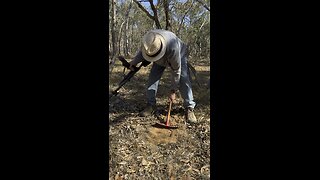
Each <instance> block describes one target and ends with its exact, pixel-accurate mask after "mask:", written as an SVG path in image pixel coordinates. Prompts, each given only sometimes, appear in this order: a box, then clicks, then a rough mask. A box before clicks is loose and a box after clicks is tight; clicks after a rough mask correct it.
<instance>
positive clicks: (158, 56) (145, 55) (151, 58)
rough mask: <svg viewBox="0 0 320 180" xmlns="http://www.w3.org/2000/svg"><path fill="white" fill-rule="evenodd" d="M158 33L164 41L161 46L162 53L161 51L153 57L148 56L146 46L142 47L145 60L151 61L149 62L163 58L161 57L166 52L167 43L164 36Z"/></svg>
mask: <svg viewBox="0 0 320 180" xmlns="http://www.w3.org/2000/svg"><path fill="white" fill-rule="evenodd" d="M158 35H159V37H160V41H161V43H162V48H161V50H160V53H159V54H158V55H156V56H154V57H151V56H148V55H147V54H146V51H145V49H144V48H142V50H141V51H142V56H143V58H144V59H145V60H147V61H149V62H155V61H158V60H159V59H161V58H162V57H163V56H164V54H165V53H166V43H165V40H164V38H163V36H161V34H158Z"/></svg>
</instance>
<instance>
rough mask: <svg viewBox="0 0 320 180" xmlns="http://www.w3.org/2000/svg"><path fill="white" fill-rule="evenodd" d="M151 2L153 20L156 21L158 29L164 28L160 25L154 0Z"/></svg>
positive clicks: (150, 0)
mask: <svg viewBox="0 0 320 180" xmlns="http://www.w3.org/2000/svg"><path fill="white" fill-rule="evenodd" d="M149 3H150V6H151V9H152V11H153V20H154V21H155V23H156V26H157V28H158V29H162V28H161V25H160V22H159V19H158V13H157V9H156V7H155V6H154V4H153V0H149Z"/></svg>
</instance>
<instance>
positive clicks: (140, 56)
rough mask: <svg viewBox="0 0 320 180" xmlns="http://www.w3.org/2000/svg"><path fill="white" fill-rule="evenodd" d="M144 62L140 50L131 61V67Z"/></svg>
mask: <svg viewBox="0 0 320 180" xmlns="http://www.w3.org/2000/svg"><path fill="white" fill-rule="evenodd" d="M143 60H144V58H143V56H142V51H141V50H140V51H139V52H138V53H137V54H136V56H135V57H134V58H133V60H132V61H131V62H132V63H133V65H137V64H139V63H140V62H142V61H143Z"/></svg>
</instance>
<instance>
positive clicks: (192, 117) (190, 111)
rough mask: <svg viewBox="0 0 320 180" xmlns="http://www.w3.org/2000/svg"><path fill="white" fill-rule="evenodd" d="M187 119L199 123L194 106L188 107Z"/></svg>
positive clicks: (189, 121)
mask: <svg viewBox="0 0 320 180" xmlns="http://www.w3.org/2000/svg"><path fill="white" fill-rule="evenodd" d="M186 119H187V122H188V123H192V124H193V123H197V118H196V116H195V115H194V112H193V108H187V110H186Z"/></svg>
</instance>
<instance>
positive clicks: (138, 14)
mask: <svg viewBox="0 0 320 180" xmlns="http://www.w3.org/2000/svg"><path fill="white" fill-rule="evenodd" d="M138 2H139V3H140V4H142V6H143V7H144V8H145V9H146V10H147V11H148V12H149V14H150V15H154V13H153V11H152V9H151V8H150V4H149V2H148V1H143V2H142V1H141V0H140V1H138ZM153 2H154V5H155V7H156V9H157V14H158V19H159V22H160V24H161V27H162V28H165V26H166V16H165V10H164V6H163V2H164V0H157V1H153ZM202 2H203V3H205V4H206V5H207V6H208V7H210V1H209V0H202ZM168 3H169V21H170V24H171V27H172V29H171V31H173V32H174V33H176V34H177V35H178V36H179V38H180V39H181V40H183V41H184V42H185V43H186V44H187V45H188V46H189V51H190V56H191V57H193V59H197V58H205V59H209V54H210V11H208V10H207V9H206V8H205V7H204V6H203V5H202V4H201V3H199V2H198V1H197V0H168ZM130 4H131V5H130ZM109 7H110V9H109V19H110V20H111V16H112V10H111V2H110V1H109ZM115 8H116V17H115V18H116V24H115V26H114V27H110V29H109V35H110V37H111V28H114V31H115V34H116V35H117V36H119V35H120V27H121V24H122V23H124V22H125V23H126V22H127V21H128V26H125V25H122V27H121V30H122V33H121V37H117V39H118V38H121V39H120V41H119V42H120V54H122V52H123V50H121V49H123V48H124V46H123V41H124V40H125V36H127V38H128V40H127V41H128V42H129V49H128V51H129V54H131V55H132V56H134V55H135V53H136V52H137V51H138V49H139V47H140V41H141V37H142V36H143V34H144V33H145V32H147V31H149V30H150V29H155V28H156V26H155V22H154V20H152V19H151V18H150V17H148V16H147V14H146V13H145V12H143V11H142V10H141V8H139V7H138V5H137V4H136V3H135V2H133V1H132V0H117V1H116V5H115ZM127 12H128V13H129V14H128V16H126V13H127ZM119 42H116V43H117V44H118V43H119ZM109 43H112V41H111V38H109ZM117 47H118V46H117Z"/></svg>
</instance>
